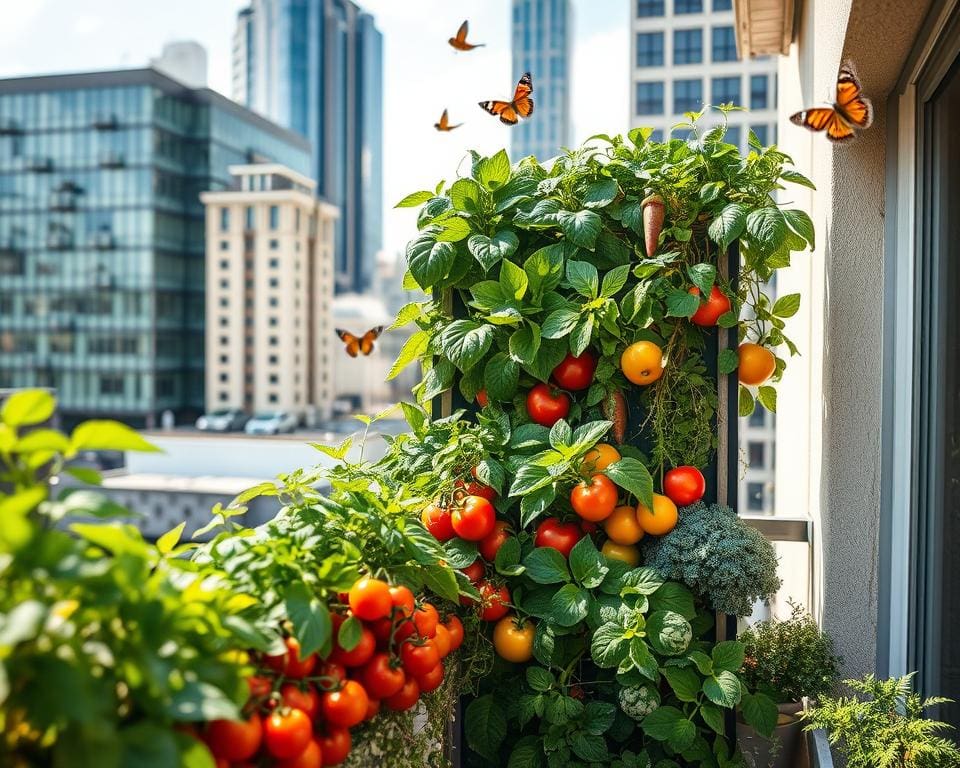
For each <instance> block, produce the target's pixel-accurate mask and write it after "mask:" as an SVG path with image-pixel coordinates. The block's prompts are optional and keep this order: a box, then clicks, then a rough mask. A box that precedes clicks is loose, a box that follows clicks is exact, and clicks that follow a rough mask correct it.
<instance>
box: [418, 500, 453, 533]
mask: <svg viewBox="0 0 960 768" xmlns="http://www.w3.org/2000/svg"><path fill="white" fill-rule="evenodd" d="M420 521H421V522H422V523H423V524H424V526H425V527H426V529H427V530H428V531H430V533H431V534H432V535H433V538H435V539H436V540H437V541H450V539H452V538H453V537H454V535H455V534H454V532H453V523H452V521H451V519H450V510H448V509H444V508H443V507H438V506H437V505H436V504H428V505H427V506H426V507H424V508H423V512H421V513H420Z"/></svg>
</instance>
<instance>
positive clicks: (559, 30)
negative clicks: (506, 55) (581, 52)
mask: <svg viewBox="0 0 960 768" xmlns="http://www.w3.org/2000/svg"><path fill="white" fill-rule="evenodd" d="M512 13H513V16H512V20H513V75H514V78H513V80H514V82H516V81H517V80H519V79H520V76H521V75H522V74H523V73H524V72H530V73H531V74H532V75H533V88H534V91H533V101H534V103H535V104H536V110H535V112H534V115H533V117H532V118H531V119H530V120H528V121H526V122H521V123H520V124H519V125H517V126H515V127H513V128H511V129H510V138H511V156H512V157H513V158H514V159H519V158H521V157H526V156H527V155H535V156H536V157H538V158H539V159H540V160H549V159H550V158H552V157H554V156H556V155H557V154H559V153H560V151H561V149H562V148H563V147H568V146H570V143H571V141H572V138H571V134H570V63H571V58H570V50H571V44H572V36H573V29H572V24H573V18H572V13H571V10H570V0H513V11H512ZM506 87H508V88H511V89H512V87H513V86H512V85H507V86H506Z"/></svg>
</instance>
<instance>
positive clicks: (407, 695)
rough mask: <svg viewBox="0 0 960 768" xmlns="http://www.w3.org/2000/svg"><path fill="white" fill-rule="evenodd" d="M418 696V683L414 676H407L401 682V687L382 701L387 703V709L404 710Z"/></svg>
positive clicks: (410, 705)
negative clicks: (402, 682)
mask: <svg viewBox="0 0 960 768" xmlns="http://www.w3.org/2000/svg"><path fill="white" fill-rule="evenodd" d="M419 698H420V685H419V684H418V683H417V680H416V678H414V677H409V678H407V681H406V682H405V683H404V684H403V688H401V689H400V690H399V691H397V692H396V693H395V694H393V696H390V697H388V698H386V699H384V700H383V703H384V704H386V705H387V708H388V709H392V710H393V711H394V712H404V711H406V710H408V709H411V708H412V707H413V706H414V705H415V704H416V703H417V699H419Z"/></svg>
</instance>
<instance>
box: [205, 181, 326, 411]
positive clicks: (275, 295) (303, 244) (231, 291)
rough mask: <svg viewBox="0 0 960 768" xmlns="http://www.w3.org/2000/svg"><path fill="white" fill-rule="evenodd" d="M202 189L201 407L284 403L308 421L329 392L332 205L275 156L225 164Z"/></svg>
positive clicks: (271, 407) (277, 406)
mask: <svg viewBox="0 0 960 768" xmlns="http://www.w3.org/2000/svg"><path fill="white" fill-rule="evenodd" d="M230 173H231V174H232V175H233V179H234V183H233V188H232V189H229V190H223V191H216V192H205V193H203V194H202V195H201V196H200V197H201V199H202V200H203V203H204V205H205V206H206V210H207V217H206V234H207V270H206V317H207V334H206V358H207V369H206V403H207V410H216V409H223V408H241V409H243V410H244V411H246V412H248V413H255V412H263V411H278V410H284V411H290V412H293V413H296V414H297V415H298V416H299V417H300V418H301V419H303V420H305V421H307V422H309V423H312V422H314V421H315V420H316V419H317V418H318V417H319V418H321V419H325V418H328V417H329V415H330V409H331V404H332V402H333V368H334V360H333V354H332V352H333V344H334V342H335V341H336V339H335V337H334V326H333V322H332V317H333V314H332V302H333V251H334V223H335V221H336V219H337V210H336V209H335V208H334V207H332V206H330V205H328V204H326V203H323V202H319V201H318V200H317V199H316V197H315V194H314V191H315V187H316V185H315V183H314V182H313V180H312V179H309V178H307V177H306V176H303V175H301V174H299V173H296V172H295V171H292V170H290V169H289V168H286V167H284V166H282V165H270V164H263V165H236V166H231V167H230Z"/></svg>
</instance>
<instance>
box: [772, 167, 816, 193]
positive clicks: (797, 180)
mask: <svg viewBox="0 0 960 768" xmlns="http://www.w3.org/2000/svg"><path fill="white" fill-rule="evenodd" d="M780 178H781V179H783V180H784V181H789V182H792V183H794V184H799V185H800V186H802V187H808V188H809V189H813V190H815V189H816V186H815V185H814V183H813V182H812V181H810V179H808V178H807V177H806V176H804V175H803V174H802V173H799V172H798V171H793V170H790V169H787V170H784V171H781V172H780Z"/></svg>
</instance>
